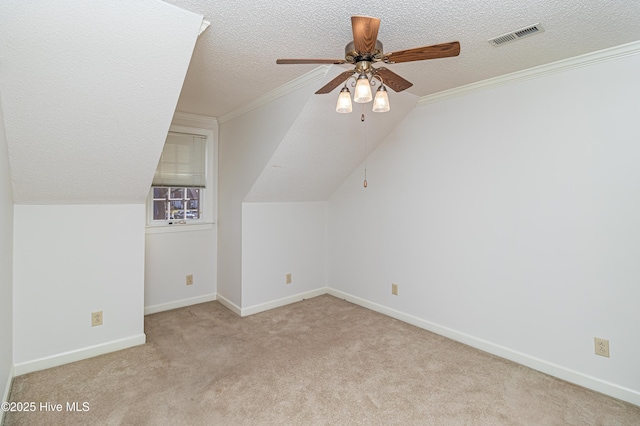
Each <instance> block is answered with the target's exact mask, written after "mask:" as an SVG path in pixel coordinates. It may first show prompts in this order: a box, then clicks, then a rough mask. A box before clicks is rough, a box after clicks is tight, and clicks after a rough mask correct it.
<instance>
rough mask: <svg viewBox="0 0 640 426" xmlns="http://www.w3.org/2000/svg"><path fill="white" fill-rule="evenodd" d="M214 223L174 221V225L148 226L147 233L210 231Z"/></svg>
mask: <svg viewBox="0 0 640 426" xmlns="http://www.w3.org/2000/svg"><path fill="white" fill-rule="evenodd" d="M213 225H214V223H194V224H188V223H174V224H173V225H155V226H146V228H145V234H166V233H171V232H191V231H208V230H210V229H213Z"/></svg>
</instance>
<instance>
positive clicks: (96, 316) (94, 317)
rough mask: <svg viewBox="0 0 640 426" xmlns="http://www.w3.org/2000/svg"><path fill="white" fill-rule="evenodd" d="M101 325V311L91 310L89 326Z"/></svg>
mask: <svg viewBox="0 0 640 426" xmlns="http://www.w3.org/2000/svg"><path fill="white" fill-rule="evenodd" d="M97 325H102V311H97V312H91V327H95V326H97Z"/></svg>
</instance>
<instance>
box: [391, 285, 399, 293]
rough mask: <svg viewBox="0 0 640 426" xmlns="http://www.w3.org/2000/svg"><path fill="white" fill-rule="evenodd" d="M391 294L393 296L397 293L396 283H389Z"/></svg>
mask: <svg viewBox="0 0 640 426" xmlns="http://www.w3.org/2000/svg"><path fill="white" fill-rule="evenodd" d="M391 294H393V295H394V296H397V295H398V284H395V283H392V284H391Z"/></svg>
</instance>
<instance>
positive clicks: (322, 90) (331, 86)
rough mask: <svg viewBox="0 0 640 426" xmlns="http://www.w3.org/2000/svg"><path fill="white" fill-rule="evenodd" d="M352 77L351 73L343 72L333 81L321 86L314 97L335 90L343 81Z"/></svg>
mask: <svg viewBox="0 0 640 426" xmlns="http://www.w3.org/2000/svg"><path fill="white" fill-rule="evenodd" d="M352 75H353V71H345V72H343V73H341V74H338V76H337V77H336V78H334V79H333V80H331V81H330V82H328V83H327V84H325V85H324V86H322V87H321V88H320V89H318V91H317V92H316V95H322V94H324V93H329V92H331V91H332V90H333V89H335V88H336V87H338V86H340V85H341V84H342V83H344V81H345V80H346V79H347V78H349V77H351V76H352Z"/></svg>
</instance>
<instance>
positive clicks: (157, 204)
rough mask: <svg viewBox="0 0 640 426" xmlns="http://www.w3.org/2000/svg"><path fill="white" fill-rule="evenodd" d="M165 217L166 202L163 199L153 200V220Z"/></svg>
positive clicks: (164, 218)
mask: <svg viewBox="0 0 640 426" xmlns="http://www.w3.org/2000/svg"><path fill="white" fill-rule="evenodd" d="M166 219H167V202H166V201H164V200H154V201H153V220H166Z"/></svg>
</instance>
